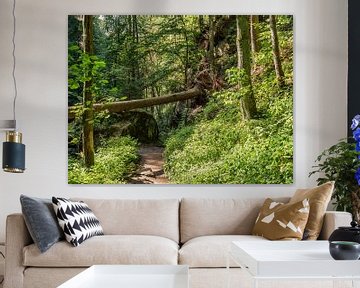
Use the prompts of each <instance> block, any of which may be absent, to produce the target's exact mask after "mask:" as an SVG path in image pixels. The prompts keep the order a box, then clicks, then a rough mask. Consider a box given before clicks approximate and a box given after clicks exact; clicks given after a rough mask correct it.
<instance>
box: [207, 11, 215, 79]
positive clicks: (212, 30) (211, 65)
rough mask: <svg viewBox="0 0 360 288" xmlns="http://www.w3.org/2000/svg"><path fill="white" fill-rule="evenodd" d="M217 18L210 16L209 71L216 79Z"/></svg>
mask: <svg viewBox="0 0 360 288" xmlns="http://www.w3.org/2000/svg"><path fill="white" fill-rule="evenodd" d="M214 38H215V16H213V15H209V52H208V53H209V54H208V60H209V69H210V75H211V77H212V78H214V75H215V43H214V41H215V39H214Z"/></svg>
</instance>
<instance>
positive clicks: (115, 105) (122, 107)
mask: <svg viewBox="0 0 360 288" xmlns="http://www.w3.org/2000/svg"><path fill="white" fill-rule="evenodd" d="M203 93H204V91H203V89H202V88H201V87H199V86H195V87H194V88H192V89H190V90H187V91H184V92H179V93H174V94H170V95H166V96H160V97H154V98H146V99H138V100H129V101H120V102H112V103H104V104H94V106H93V108H94V112H99V111H104V110H107V111H108V112H110V113H115V112H122V111H129V110H133V109H138V108H145V107H151V106H155V105H161V104H167V103H172V102H177V101H184V100H187V99H191V98H195V97H198V96H201V95H203ZM80 107H81V106H71V107H69V108H68V117H69V120H71V119H74V118H75V115H76V110H77V109H79V108H80Z"/></svg>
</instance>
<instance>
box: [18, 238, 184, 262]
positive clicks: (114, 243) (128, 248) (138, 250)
mask: <svg viewBox="0 0 360 288" xmlns="http://www.w3.org/2000/svg"><path fill="white" fill-rule="evenodd" d="M23 254H24V255H23V256H24V257H23V259H24V260H23V261H24V263H23V264H24V265H25V266H36V267H88V266H91V265H95V264H143V265H148V264H171V265H176V264H177V262H178V261H177V260H178V244H177V243H175V242H174V241H172V240H170V239H167V238H164V237H159V236H142V235H104V236H95V237H93V238H91V239H88V240H87V241H85V242H84V243H83V244H82V245H80V246H78V247H76V248H75V247H73V246H72V245H71V244H69V243H68V242H66V241H61V242H58V243H56V244H55V245H54V246H53V247H52V248H51V249H49V250H48V251H46V252H45V253H43V254H41V253H40V251H39V250H38V249H37V247H36V246H35V245H34V244H31V245H29V246H26V247H25V248H24V250H23Z"/></svg>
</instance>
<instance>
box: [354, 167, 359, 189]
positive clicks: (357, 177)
mask: <svg viewBox="0 0 360 288" xmlns="http://www.w3.org/2000/svg"><path fill="white" fill-rule="evenodd" d="M355 179H356V181H357V182H358V184H359V185H360V167H359V168H358V170H357V171H356V173H355Z"/></svg>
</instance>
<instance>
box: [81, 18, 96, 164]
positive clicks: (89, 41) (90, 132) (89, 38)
mask: <svg viewBox="0 0 360 288" xmlns="http://www.w3.org/2000/svg"><path fill="white" fill-rule="evenodd" d="M83 42H84V45H83V47H84V53H86V54H88V55H92V54H93V51H94V45H93V17H92V16H91V15H84V19H83ZM91 86H92V81H91V80H89V81H85V82H84V88H83V107H84V114H83V153H84V162H85V166H86V167H91V166H93V165H94V154H95V153H94V111H93V96H92V92H91Z"/></svg>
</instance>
